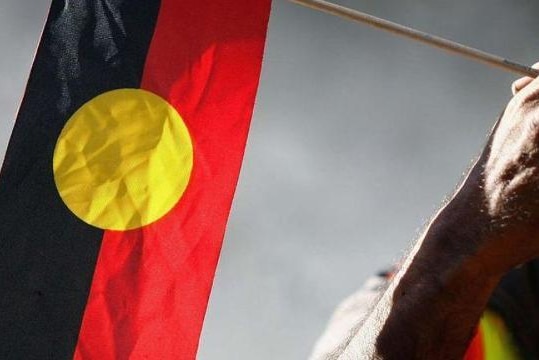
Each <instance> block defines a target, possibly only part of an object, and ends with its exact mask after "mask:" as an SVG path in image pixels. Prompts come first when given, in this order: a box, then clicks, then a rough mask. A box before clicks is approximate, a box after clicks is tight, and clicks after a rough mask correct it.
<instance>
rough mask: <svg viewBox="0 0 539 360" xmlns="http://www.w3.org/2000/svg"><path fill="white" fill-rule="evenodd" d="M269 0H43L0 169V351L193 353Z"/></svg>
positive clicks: (15, 355)
mask: <svg viewBox="0 0 539 360" xmlns="http://www.w3.org/2000/svg"><path fill="white" fill-rule="evenodd" d="M270 5H271V4H270V0H256V1H253V0H234V1H231V0H129V1H127V0H77V1H73V0H63V1H62V0H53V1H52V6H51V10H50V13H49V16H48V19H47V23H46V25H45V29H44V32H43V36H42V39H41V42H40V45H39V48H38V51H37V54H36V58H35V61H34V65H33V68H32V71H31V74H30V78H29V81H28V85H27V89H26V92H25V95H24V98H23V102H22V105H21V108H20V110H19V114H18V117H17V120H16V123H15V127H14V130H13V134H12V137H11V140H10V143H9V147H8V151H7V153H6V157H5V160H4V164H3V166H2V172H1V173H0V319H1V320H2V321H0V334H1V336H0V358H1V359H68V358H75V359H194V358H195V357H196V352H197V347H198V343H199V337H200V333H201V329H202V324H203V320H204V315H205V311H206V307H207V301H208V297H209V294H210V290H211V286H212V282H213V277H214V273H215V267H216V265H217V261H218V258H219V252H220V249H221V244H222V239H223V236H224V230H225V225H226V221H227V218H228V214H229V211H230V206H231V202H232V198H233V194H234V189H235V186H236V183H237V178H238V174H239V170H240V166H241V161H242V157H243V152H244V148H245V143H246V139H247V133H248V129H249V123H250V119H251V116H252V112H253V107H254V102H255V96H256V91H257V88H258V81H259V77H260V71H261V65H262V55H263V50H264V43H265V36H266V29H267V23H268V18H269V13H270Z"/></svg>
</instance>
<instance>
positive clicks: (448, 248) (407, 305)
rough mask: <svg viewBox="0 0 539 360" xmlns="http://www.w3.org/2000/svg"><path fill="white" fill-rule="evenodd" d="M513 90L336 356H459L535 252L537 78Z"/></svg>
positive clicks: (538, 217) (538, 222) (538, 250)
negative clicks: (503, 284)
mask: <svg viewBox="0 0 539 360" xmlns="http://www.w3.org/2000/svg"><path fill="white" fill-rule="evenodd" d="M513 92H514V94H515V96H514V97H513V98H512V99H511V101H510V102H509V104H508V105H507V108H506V109H505V111H504V114H503V116H502V117H501V119H500V120H499V121H498V123H497V124H496V126H495V128H494V130H493V132H492V134H491V136H490V139H489V141H488V143H487V146H486V147H485V149H484V151H483V153H482V155H481V156H480V158H479V159H478V160H477V162H476V164H475V165H474V166H473V168H472V169H471V171H470V173H469V174H468V177H467V178H466V180H465V181H464V182H463V184H462V185H461V186H460V188H459V190H458V191H457V192H456V194H455V195H454V196H453V198H452V199H451V200H450V201H449V202H448V203H447V205H446V206H445V207H444V208H443V209H441V210H440V212H439V213H438V214H437V215H436V216H435V217H434V219H433V220H432V222H431V223H430V225H429V226H428V228H427V230H426V231H425V233H424V234H423V236H422V237H421V238H420V239H419V241H418V242H417V244H416V245H415V247H414V250H413V251H412V252H411V253H410V255H409V256H408V259H407V260H406V261H405V262H404V265H403V266H402V267H401V269H400V271H399V272H398V274H397V275H396V276H395V278H394V280H393V282H392V283H391V285H390V286H389V288H388V289H387V290H386V292H385V293H384V295H383V296H382V297H381V298H380V300H379V301H378V303H377V304H376V305H375V307H374V308H373V310H372V312H371V313H370V315H369V316H367V318H366V320H365V321H364V323H363V324H362V326H361V327H359V329H358V331H357V333H356V334H355V336H354V337H353V338H352V339H351V341H350V343H349V344H348V346H347V347H346V349H345V350H344V351H343V352H342V353H341V354H340V356H339V357H338V359H342V360H344V359H428V360H435V359H443V360H451V359H459V360H460V359H462V357H463V356H464V354H465V352H466V349H467V347H468V345H469V342H470V341H471V338H472V337H473V334H474V330H475V328H476V325H477V323H478V321H479V318H480V316H481V314H482V313H483V311H484V309H485V306H486V303H487V301H488V299H489V297H490V296H491V294H492V292H493V290H494V289H495V288H496V286H497V284H498V282H499V281H500V279H501V277H502V276H503V275H504V274H505V273H507V272H508V271H510V270H511V269H512V268H514V267H515V266H517V265H519V264H522V263H525V262H527V261H529V260H532V259H534V258H537V257H539V79H537V80H533V79H530V78H523V79H519V80H517V81H516V82H515V83H514V84H513Z"/></svg>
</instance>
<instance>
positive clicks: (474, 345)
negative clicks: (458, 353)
mask: <svg viewBox="0 0 539 360" xmlns="http://www.w3.org/2000/svg"><path fill="white" fill-rule="evenodd" d="M483 348H484V345H483V334H482V332H481V329H480V328H478V329H477V330H476V333H475V336H474V338H473V339H472V342H471V343H470V345H469V346H468V350H467V351H466V354H465V355H464V359H463V360H484V359H485V352H484V349H483Z"/></svg>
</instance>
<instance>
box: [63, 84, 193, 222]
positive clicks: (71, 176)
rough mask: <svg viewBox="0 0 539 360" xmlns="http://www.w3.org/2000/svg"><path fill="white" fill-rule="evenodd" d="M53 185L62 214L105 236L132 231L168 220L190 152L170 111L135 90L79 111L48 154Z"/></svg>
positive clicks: (187, 171)
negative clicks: (69, 214)
mask: <svg viewBox="0 0 539 360" xmlns="http://www.w3.org/2000/svg"><path fill="white" fill-rule="evenodd" d="M53 168H54V180H55V182H56V187H57V188H58V192H59V193H60V196H61V197H62V199H63V201H64V202H65V204H66V205H67V207H68V208H69V209H70V210H71V211H72V212H73V213H74V214H75V215H76V216H78V217H79V218H80V219H82V220H83V221H85V222H86V223H88V224H90V225H93V226H95V227H98V228H101V229H106V230H119V231H121V230H131V229H136V228H140V227H143V226H145V225H148V224H150V223H152V222H154V221H156V220H158V219H160V218H161V217H163V216H164V215H166V214H167V213H168V212H169V211H170V210H171V209H172V207H173V206H174V205H176V204H177V202H178V201H179V199H180V198H181V197H182V195H183V193H184V191H185V189H186V187H187V184H188V183H189V178H190V176H191V170H192V168H193V144H192V142H191V137H190V135H189V131H188V130H187V127H186V126H185V123H184V122H183V120H182V118H181V116H180V115H179V114H178V112H177V111H176V109H175V108H174V107H172V105H170V104H169V103H168V102H167V101H166V100H164V99H163V98H161V97H159V96H158V95H155V94H153V93H151V92H148V91H145V90H140V89H119V90H113V91H109V92H107V93H104V94H101V95H99V96H97V97H95V98H94V99H92V100H90V101H89V102H87V103H86V104H84V105H83V106H82V107H81V108H80V109H79V110H78V111H77V112H76V113H75V114H74V115H73V116H72V117H71V118H70V119H69V121H68V122H67V123H66V125H65V127H64V129H63V130H62V132H61V134H60V137H59V139H58V142H57V144H56V148H55V151H54V160H53Z"/></svg>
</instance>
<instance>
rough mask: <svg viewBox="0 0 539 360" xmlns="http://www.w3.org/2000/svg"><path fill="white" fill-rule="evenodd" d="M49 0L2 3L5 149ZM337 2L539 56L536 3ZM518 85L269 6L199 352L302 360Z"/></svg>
mask: <svg viewBox="0 0 539 360" xmlns="http://www.w3.org/2000/svg"><path fill="white" fill-rule="evenodd" d="M49 3H50V1H49V0H1V1H0V49H1V51H0V54H1V56H0V78H1V81H0V114H1V118H0V159H3V156H4V152H5V148H6V146H7V142H8V139H9V135H10V132H11V128H12V126H13V122H14V119H15V116H16V112H17V108H18V106H19V102H20V99H21V97H22V94H23V91H24V86H25V83H26V79H27V76H28V73H29V70H30V67H31V63H32V58H33V55H34V51H35V48H36V46H37V42H38V40H39V36H40V32H41V28H42V26H43V23H44V21H45V17H46V13H47V9H48V6H49ZM338 3H340V4H342V5H346V6H350V7H353V8H357V9H360V10H363V11H366V12H369V13H371V14H373V15H377V16H381V17H384V18H387V19H389V20H393V21H396V22H400V23H403V24H406V25H410V26H413V27H416V28H418V29H421V30H424V31H428V32H432V33H434V34H437V35H441V36H445V37H448V38H451V39H453V40H457V41H460V42H463V43H465V44H468V45H471V46H475V47H478V48H480V49H482V50H486V51H490V52H493V53H496V54H499V55H502V56H505V57H508V58H511V59H513V60H516V61H520V62H523V63H528V64H532V63H534V62H535V61H536V60H538V59H539V41H537V39H538V37H537V34H538V31H539V22H538V21H537V19H536V14H537V13H538V10H539V3H537V2H533V1H531V0H514V1H510V2H508V1H503V0H476V1H473V2H470V1H466V0H453V1H442V0H429V1H425V0H398V1H397V0H376V1H372V0H354V1H351V0H349V1H344V0H341V1H338ZM513 79H514V76H513V75H511V74H506V73H503V72H501V71H499V70H496V69H491V68H487V67H485V66H483V65H478V64H475V63H472V62H470V61H468V60H463V59H460V58H455V57H453V56H451V55H447V54H446V53H442V52H439V51H438V50H433V49H430V48H427V47H425V46H423V45H418V44H414V43H411V42H409V41H407V40H402V39H399V38H394V37H392V36H390V35H387V34H385V33H381V32H379V31H376V30H371V29H370V28H367V27H364V26H360V25H357V24H353V23H349V22H346V21H343V20H340V19H338V18H335V17H331V16H329V15H324V14H319V13H317V12H315V11H313V10H309V9H305V8H301V7H299V6H297V5H293V4H291V3H288V2H287V1H286V0H274V5H273V13H272V18H271V21H270V28H269V37H268V41H267V50H266V55H265V62H264V68H263V75H262V81H261V87H260V90H259V96H258V100H257V107H256V111H255V116H254V119H253V124H252V130H251V133H250V137H249V143H248V147H247V153H246V156H245V162H244V166H243V170H242V173H241V177H240V182H239V187H238V190H237V195H236V198H235V201H234V206H233V211H232V215H231V217H230V221H229V226H228V231H227V235H226V239H225V244H224V248H223V253H222V257H221V261H220V264H219V267H218V269H217V276H216V280H215V285H214V290H213V293H212V297H211V299H210V306H209V310H208V315H207V319H206V322H205V326H204V330H203V337H202V342H201V346H200V351H199V356H198V358H199V359H203V360H205V359H209V360H212V359H223V360H224V359H226V360H244V359H245V360H248V359H249V360H250V359H257V360H275V359H280V360H286V359H290V360H295V359H305V358H307V356H308V355H309V353H310V351H311V349H312V346H313V344H314V343H315V341H316V339H317V337H318V336H319V335H320V334H321V333H322V331H323V329H324V327H325V324H326V322H327V320H328V318H329V316H330V314H331V312H332V311H333V309H334V307H335V306H336V305H337V304H338V303H339V302H340V301H341V300H342V299H343V298H344V297H346V296H347V295H349V294H351V293H352V292H354V291H355V290H357V289H358V288H359V287H360V286H361V284H362V283H363V281H364V280H365V279H366V278H367V277H369V276H370V275H371V274H373V273H374V272H376V271H377V270H379V269H380V268H383V267H385V266H388V265H390V264H392V263H393V262H395V261H397V260H398V259H399V258H400V257H401V256H402V255H403V254H404V253H405V252H406V250H407V249H408V248H409V247H410V245H411V243H412V241H413V240H414V239H415V238H416V237H417V235H418V232H419V231H420V230H421V228H422V226H423V224H424V223H425V222H426V221H427V220H428V219H429V217H430V216H431V215H432V214H433V212H434V211H435V210H436V209H437V208H438V207H439V206H440V204H441V203H442V200H443V199H444V197H446V196H448V195H450V194H451V193H452V191H453V189H454V188H455V186H456V184H457V183H458V181H459V180H460V179H461V178H462V175H463V173H464V172H465V171H466V169H467V168H468V166H469V165H470V164H471V160H472V159H473V158H474V156H475V155H477V154H478V152H479V151H480V149H481V146H482V144H483V143H484V141H485V137H486V134H487V132H488V131H489V129H490V127H491V126H492V124H493V123H494V121H495V119H496V117H497V116H498V114H499V113H500V111H501V110H502V109H503V107H504V105H505V103H506V102H507V100H508V99H509V96H510V90H509V85H510V83H511V82H512V80H513Z"/></svg>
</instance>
